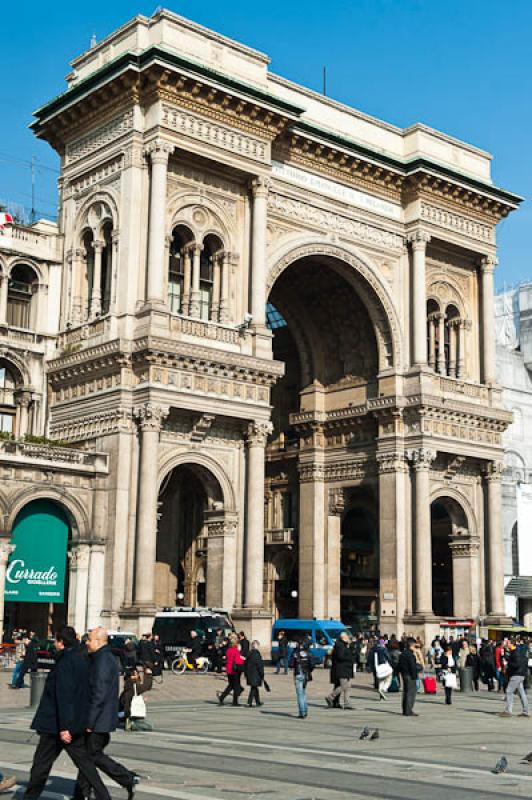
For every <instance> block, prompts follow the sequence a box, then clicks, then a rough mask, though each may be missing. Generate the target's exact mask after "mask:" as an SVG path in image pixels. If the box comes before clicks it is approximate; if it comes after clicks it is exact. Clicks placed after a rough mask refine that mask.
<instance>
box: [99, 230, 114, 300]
mask: <svg viewBox="0 0 532 800" xmlns="http://www.w3.org/2000/svg"><path fill="white" fill-rule="evenodd" d="M102 237H103V242H104V247H103V250H102V271H101V280H100V294H101V298H102V301H101V303H102V311H101V313H102V314H107V313H108V311H109V307H110V305H111V281H112V269H113V223H112V222H111V221H109V222H106V223H105V225H104V226H103V228H102Z"/></svg>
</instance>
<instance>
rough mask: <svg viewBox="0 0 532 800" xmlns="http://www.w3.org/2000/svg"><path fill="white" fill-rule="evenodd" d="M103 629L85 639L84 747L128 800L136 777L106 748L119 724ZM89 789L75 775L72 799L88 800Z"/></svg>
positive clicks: (113, 664)
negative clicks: (86, 707)
mask: <svg viewBox="0 0 532 800" xmlns="http://www.w3.org/2000/svg"><path fill="white" fill-rule="evenodd" d="M108 641H109V636H108V633H107V631H106V630H105V628H94V629H93V630H92V631H91V632H90V633H89V637H88V639H87V650H88V653H89V713H88V718H87V732H86V735H85V744H86V747H87V750H88V752H89V755H90V756H91V758H92V760H93V762H94V764H95V765H96V766H97V767H98V769H101V771H102V772H105V774H106V775H109V777H110V778H112V779H113V780H114V781H116V783H118V784H119V785H120V786H123V787H124V788H125V789H127V792H128V798H129V800H131V798H132V797H133V795H134V793H135V787H136V785H137V783H138V780H139V779H138V776H137V775H136V773H135V772H131V771H130V770H128V769H126V767H124V766H122V764H119V763H118V762H117V761H114V759H112V758H110V757H109V756H108V755H107V754H106V753H105V752H104V750H105V748H106V747H107V745H108V744H109V741H110V739H111V736H110V734H111V733H112V732H113V731H115V730H116V724H117V721H118V694H119V669H118V664H117V661H116V658H115V657H114V655H113V653H112V652H111V648H110V647H109V645H108ZM89 792H90V786H89V783H88V781H87V780H86V779H85V778H84V776H83V774H81V773H80V774H78V780H77V783H76V790H75V792H74V798H76V799H79V800H81V798H84V797H88V796H89Z"/></svg>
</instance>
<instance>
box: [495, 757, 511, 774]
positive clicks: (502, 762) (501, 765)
mask: <svg viewBox="0 0 532 800" xmlns="http://www.w3.org/2000/svg"><path fill="white" fill-rule="evenodd" d="M507 769H508V759H507V758H506V757H505V756H501V757H500V758H499V760H498V761H497V763H496V764H495V769H493V770H492V772H493V773H494V774H495V775H500V773H501V772H506V770H507Z"/></svg>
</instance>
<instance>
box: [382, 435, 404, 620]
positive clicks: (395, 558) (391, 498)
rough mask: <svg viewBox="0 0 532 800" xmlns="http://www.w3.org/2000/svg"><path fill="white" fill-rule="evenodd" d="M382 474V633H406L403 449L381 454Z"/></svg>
mask: <svg viewBox="0 0 532 800" xmlns="http://www.w3.org/2000/svg"><path fill="white" fill-rule="evenodd" d="M377 466H378V471H379V569H380V575H379V590H380V596H379V613H380V628H381V630H387V631H390V632H391V631H394V632H395V633H397V634H400V633H402V632H403V618H404V615H405V610H406V606H407V593H406V581H407V572H406V564H407V545H406V521H405V519H406V507H405V499H406V481H407V474H408V464H407V462H406V458H405V454H404V452H403V451H402V450H399V449H393V450H383V451H382V452H378V453H377Z"/></svg>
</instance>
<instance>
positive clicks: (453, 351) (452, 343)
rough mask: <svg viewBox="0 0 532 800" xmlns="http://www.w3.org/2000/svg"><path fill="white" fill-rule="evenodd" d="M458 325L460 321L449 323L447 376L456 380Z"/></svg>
mask: <svg viewBox="0 0 532 800" xmlns="http://www.w3.org/2000/svg"><path fill="white" fill-rule="evenodd" d="M459 325H460V320H451V321H450V322H449V375H450V377H451V378H456V366H457V352H458V329H459Z"/></svg>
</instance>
